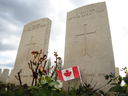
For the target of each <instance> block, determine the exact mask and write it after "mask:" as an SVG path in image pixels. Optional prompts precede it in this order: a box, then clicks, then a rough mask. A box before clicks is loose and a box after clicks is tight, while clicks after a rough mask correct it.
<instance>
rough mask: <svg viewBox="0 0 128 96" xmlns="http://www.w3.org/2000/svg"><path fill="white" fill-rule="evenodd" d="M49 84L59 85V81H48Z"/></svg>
mask: <svg viewBox="0 0 128 96" xmlns="http://www.w3.org/2000/svg"><path fill="white" fill-rule="evenodd" d="M48 85H49V86H50V87H53V86H54V85H59V82H56V81H52V82H50V83H48Z"/></svg>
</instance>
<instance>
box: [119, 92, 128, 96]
mask: <svg viewBox="0 0 128 96" xmlns="http://www.w3.org/2000/svg"><path fill="white" fill-rule="evenodd" d="M118 96H127V95H126V94H125V93H119V94H118Z"/></svg>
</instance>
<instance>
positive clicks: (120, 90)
mask: <svg viewBox="0 0 128 96" xmlns="http://www.w3.org/2000/svg"><path fill="white" fill-rule="evenodd" d="M108 92H124V91H123V88H122V87H121V86H119V85H117V86H114V87H112V88H110V89H109V91H108Z"/></svg>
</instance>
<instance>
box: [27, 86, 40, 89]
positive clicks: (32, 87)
mask: <svg viewBox="0 0 128 96" xmlns="http://www.w3.org/2000/svg"><path fill="white" fill-rule="evenodd" d="M28 89H39V87H37V86H31V87H29V88H28Z"/></svg>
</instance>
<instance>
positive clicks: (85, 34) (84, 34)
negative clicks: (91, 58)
mask: <svg viewBox="0 0 128 96" xmlns="http://www.w3.org/2000/svg"><path fill="white" fill-rule="evenodd" d="M93 33H96V31H91V32H88V30H87V24H84V32H83V33H80V34H77V35H76V37H79V36H84V40H83V41H84V42H83V43H84V48H83V49H84V56H85V55H88V54H87V40H86V38H87V35H89V34H93ZM81 38H82V37H81Z"/></svg>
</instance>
